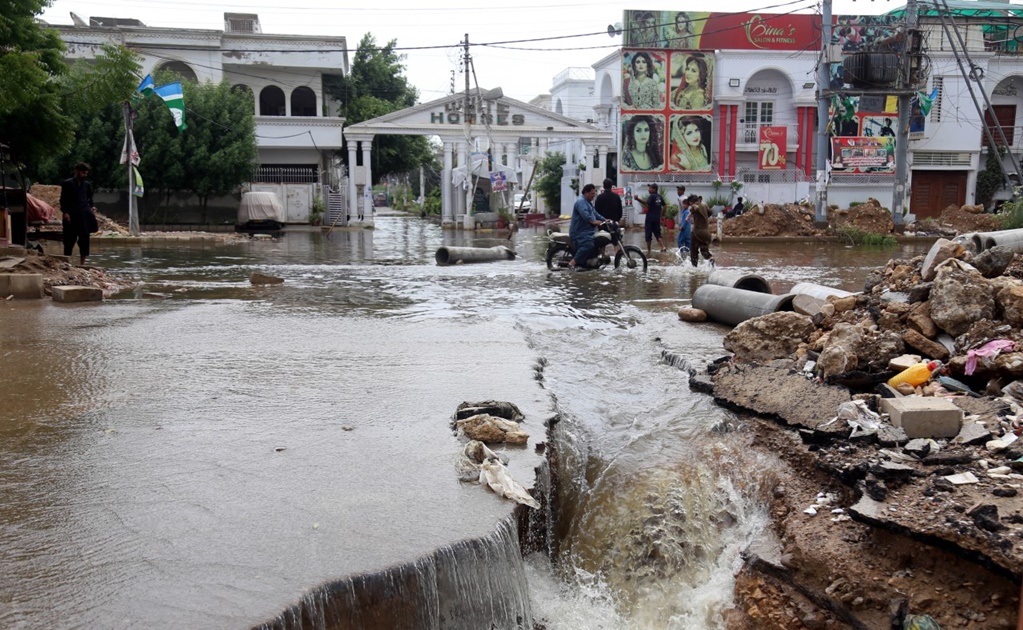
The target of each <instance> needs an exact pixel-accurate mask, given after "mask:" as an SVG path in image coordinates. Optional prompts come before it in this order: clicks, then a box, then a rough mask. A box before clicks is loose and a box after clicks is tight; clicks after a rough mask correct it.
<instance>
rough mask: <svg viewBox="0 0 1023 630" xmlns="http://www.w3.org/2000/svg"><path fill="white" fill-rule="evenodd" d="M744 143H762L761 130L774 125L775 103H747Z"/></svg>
mask: <svg viewBox="0 0 1023 630" xmlns="http://www.w3.org/2000/svg"><path fill="white" fill-rule="evenodd" d="M744 120H745V121H746V122H745V123H744V127H743V130H744V133H743V140H742V141H743V142H745V143H746V144H754V143H757V142H760V128H761V127H770V126H771V125H773V124H774V101H747V102H746V116H745V118H744Z"/></svg>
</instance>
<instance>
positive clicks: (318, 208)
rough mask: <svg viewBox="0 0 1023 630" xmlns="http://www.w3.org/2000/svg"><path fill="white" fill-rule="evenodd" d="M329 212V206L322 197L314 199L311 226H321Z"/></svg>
mask: <svg viewBox="0 0 1023 630" xmlns="http://www.w3.org/2000/svg"><path fill="white" fill-rule="evenodd" d="M326 212H327V204H326V203H325V202H324V201H323V196H322V195H316V196H315V197H313V207H312V209H311V210H310V211H309V225H320V224H321V223H323V215H324V214H326Z"/></svg>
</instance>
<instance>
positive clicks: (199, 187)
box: [118, 76, 259, 223]
mask: <svg viewBox="0 0 1023 630" xmlns="http://www.w3.org/2000/svg"><path fill="white" fill-rule="evenodd" d="M173 80H177V77H171V76H159V77H157V78H156V83H157V84H162V83H167V82H171V81H173ZM182 88H183V90H184V96H185V107H186V108H187V111H188V115H187V120H188V128H187V129H186V130H184V131H180V132H179V131H178V129H177V127H176V126H175V125H174V119H173V117H171V115H170V112H169V111H168V110H167V107H166V105H164V103H163V101H162V100H161V99H160V98H159V97H157V96H150V97H149V98H145V99H141V100H139V101H138V104H137V107H138V118H137V119H136V120H135V125H134V128H135V142H136V144H137V145H138V149H139V153H140V154H141V156H142V165H141V167H140V169H139V170H140V171H142V172H143V173H144V175H143V177H144V179H145V182H146V188H147V189H150V188H153V189H157V190H161V191H163V192H165V193H170V192H171V191H174V190H187V191H191V192H193V193H195V194H196V195H197V196H198V197H199V199H200V204H201V219H200V220H201V221H202V222H203V223H205V222H206V206H207V203H208V201H209V198H210V196H219V195H227V194H230V193H232V192H234V191H235V190H236V189H237V188H238V186H240V185H241V184H242V183H244V182H246V181H249V180H250V179H252V176H253V170H254V168H255V166H256V164H257V163H258V159H259V153H258V150H257V146H256V123H255V118H254V117H253V113H252V95H251V94H250V93H249V92H247V91H244V90H233V89H232V88H231V86H230V84H229V83H228V82H227V81H222V82H221V83H219V84H217V83H192V82H189V81H183V82H182ZM122 137H123V136H122ZM118 148H120V144H118ZM118 157H120V151H118Z"/></svg>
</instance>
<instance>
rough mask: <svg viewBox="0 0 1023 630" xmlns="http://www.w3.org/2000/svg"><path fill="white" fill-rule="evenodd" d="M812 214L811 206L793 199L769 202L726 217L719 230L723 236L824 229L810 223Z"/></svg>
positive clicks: (813, 232) (809, 233)
mask: <svg viewBox="0 0 1023 630" xmlns="http://www.w3.org/2000/svg"><path fill="white" fill-rule="evenodd" d="M813 218H814V211H813V208H806V207H803V206H799V205H796V204H794V203H790V204H785V205H775V204H770V203H769V204H765V205H764V206H760V207H757V206H754V207H752V208H750V209H749V210H748V211H747V212H745V213H743V214H741V215H739V216H737V217H735V218H734V219H728V220H726V221H725V224H724V226H722V233H723V234H724V235H725V236H819V235H821V234H823V233H824V232H822V231H821V230H818V229H817V228H815V227H814V225H813Z"/></svg>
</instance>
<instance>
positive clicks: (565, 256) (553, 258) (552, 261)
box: [547, 243, 572, 271]
mask: <svg viewBox="0 0 1023 630" xmlns="http://www.w3.org/2000/svg"><path fill="white" fill-rule="evenodd" d="M570 260H572V254H571V253H570V252H569V251H568V248H567V247H565V246H564V245H562V244H561V243H557V244H556V245H551V246H550V247H548V248H547V268H548V269H550V270H551V271H557V270H559V269H567V268H568V261H570Z"/></svg>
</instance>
